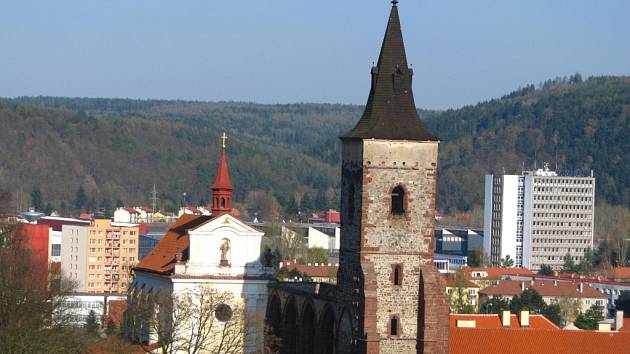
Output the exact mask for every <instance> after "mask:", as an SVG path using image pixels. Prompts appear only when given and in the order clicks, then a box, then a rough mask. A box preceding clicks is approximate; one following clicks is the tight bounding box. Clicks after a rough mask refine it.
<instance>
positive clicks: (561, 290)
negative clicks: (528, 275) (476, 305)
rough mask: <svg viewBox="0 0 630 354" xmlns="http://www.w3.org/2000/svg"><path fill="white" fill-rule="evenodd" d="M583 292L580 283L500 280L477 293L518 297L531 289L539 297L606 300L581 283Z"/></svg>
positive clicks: (594, 290) (597, 292)
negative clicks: (525, 290) (524, 290)
mask: <svg viewBox="0 0 630 354" xmlns="http://www.w3.org/2000/svg"><path fill="white" fill-rule="evenodd" d="M581 284H582V289H583V291H582V292H580V289H579V287H580V283H571V282H562V281H557V282H553V281H540V280H534V281H519V280H502V281H500V282H499V283H498V284H496V285H492V286H489V287H487V288H485V289H483V290H481V291H480V292H479V293H481V294H486V295H503V296H514V295H520V294H521V293H522V292H523V290H522V287H524V288H525V289H529V288H533V289H535V290H536V291H537V292H538V293H539V294H540V295H541V296H568V297H573V298H584V297H586V298H601V299H606V296H604V294H602V293H600V292H599V291H597V290H596V289H594V288H591V287H590V286H589V285H588V284H586V283H581Z"/></svg>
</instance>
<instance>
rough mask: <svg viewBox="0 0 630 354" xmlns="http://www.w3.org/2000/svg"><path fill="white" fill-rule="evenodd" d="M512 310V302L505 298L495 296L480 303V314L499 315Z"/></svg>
mask: <svg viewBox="0 0 630 354" xmlns="http://www.w3.org/2000/svg"><path fill="white" fill-rule="evenodd" d="M509 309H510V300H509V299H506V298H504V297H503V296H495V297H492V298H490V299H488V298H486V299H485V300H483V301H482V302H481V303H480V306H479V313H496V314H499V313H501V312H503V311H505V310H509Z"/></svg>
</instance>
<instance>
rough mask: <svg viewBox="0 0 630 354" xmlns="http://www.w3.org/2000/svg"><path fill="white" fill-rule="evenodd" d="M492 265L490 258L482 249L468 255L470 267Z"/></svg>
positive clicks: (476, 249) (479, 248)
mask: <svg viewBox="0 0 630 354" xmlns="http://www.w3.org/2000/svg"><path fill="white" fill-rule="evenodd" d="M490 263H491V262H490V256H488V254H486V253H485V252H484V251H483V249H482V248H481V247H477V248H475V249H473V250H472V251H470V253H469V254H468V266H469V267H488V266H490Z"/></svg>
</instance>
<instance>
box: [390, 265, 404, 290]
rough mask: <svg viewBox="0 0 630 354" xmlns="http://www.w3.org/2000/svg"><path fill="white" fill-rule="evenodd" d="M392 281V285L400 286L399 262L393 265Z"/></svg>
mask: <svg viewBox="0 0 630 354" xmlns="http://www.w3.org/2000/svg"><path fill="white" fill-rule="evenodd" d="M392 282H393V283H394V285H397V286H400V285H402V266H401V265H400V264H396V265H395V266H394V274H393V279H392Z"/></svg>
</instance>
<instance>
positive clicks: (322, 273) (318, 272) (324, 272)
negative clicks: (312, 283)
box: [283, 260, 339, 278]
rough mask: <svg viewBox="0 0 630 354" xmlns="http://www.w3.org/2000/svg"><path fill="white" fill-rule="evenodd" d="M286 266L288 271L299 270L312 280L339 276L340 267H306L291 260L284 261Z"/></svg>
mask: <svg viewBox="0 0 630 354" xmlns="http://www.w3.org/2000/svg"><path fill="white" fill-rule="evenodd" d="M283 264H284V266H285V267H286V268H287V269H288V270H291V269H297V270H298V271H299V272H301V273H305V274H306V275H308V276H309V277H311V278H327V277H331V276H333V277H334V276H336V275H337V269H338V268H339V267H337V266H333V265H330V266H328V265H317V266H315V265H306V264H299V263H296V262H293V261H291V260H285V261H283Z"/></svg>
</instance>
